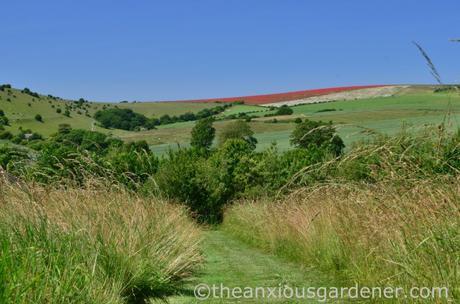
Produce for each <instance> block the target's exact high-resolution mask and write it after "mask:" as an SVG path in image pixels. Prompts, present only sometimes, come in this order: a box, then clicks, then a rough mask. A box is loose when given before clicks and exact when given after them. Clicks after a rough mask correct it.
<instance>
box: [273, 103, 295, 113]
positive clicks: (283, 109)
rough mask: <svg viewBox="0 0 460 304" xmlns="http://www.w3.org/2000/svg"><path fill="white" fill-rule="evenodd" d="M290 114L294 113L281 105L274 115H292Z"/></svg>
mask: <svg viewBox="0 0 460 304" xmlns="http://www.w3.org/2000/svg"><path fill="white" fill-rule="evenodd" d="M292 113H294V111H293V110H292V109H291V108H290V107H288V106H287V105H282V106H281V107H279V108H278V110H277V111H276V115H292Z"/></svg>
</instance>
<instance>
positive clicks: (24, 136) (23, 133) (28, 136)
mask: <svg viewBox="0 0 460 304" xmlns="http://www.w3.org/2000/svg"><path fill="white" fill-rule="evenodd" d="M40 140H43V136H42V135H41V134H39V133H36V132H33V131H32V130H30V129H27V130H23V129H21V130H20V131H19V133H18V134H16V135H14V136H13V137H12V138H11V141H12V142H13V143H15V144H18V145H26V144H28V143H31V142H36V141H40Z"/></svg>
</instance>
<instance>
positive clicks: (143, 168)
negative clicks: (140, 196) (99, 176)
mask: <svg viewBox="0 0 460 304" xmlns="http://www.w3.org/2000/svg"><path fill="white" fill-rule="evenodd" d="M104 160H105V162H106V167H107V168H108V169H109V170H110V171H111V172H112V173H113V176H114V177H115V178H116V179H117V180H118V182H120V183H121V184H123V185H126V186H127V187H128V188H130V189H137V188H139V187H141V186H142V185H143V184H144V183H145V182H146V181H147V180H148V179H149V178H150V177H151V176H153V175H154V174H155V173H156V172H157V170H158V165H159V160H158V158H157V157H156V156H155V155H153V153H152V152H151V151H150V149H149V147H148V145H147V143H146V142H145V141H141V142H136V143H130V144H128V145H125V146H124V147H123V148H122V149H119V148H114V149H112V150H111V151H110V152H109V153H108V155H107V156H106V157H105V159H104Z"/></svg>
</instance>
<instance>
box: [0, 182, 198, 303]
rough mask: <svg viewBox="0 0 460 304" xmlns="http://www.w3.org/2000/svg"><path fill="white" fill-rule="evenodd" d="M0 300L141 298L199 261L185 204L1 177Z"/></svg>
mask: <svg viewBox="0 0 460 304" xmlns="http://www.w3.org/2000/svg"><path fill="white" fill-rule="evenodd" d="M0 240H1V241H0V302H1V303H143V302H144V301H145V300H146V299H148V298H150V297H163V296H166V295H168V294H171V293H174V292H175V291H177V290H178V289H180V288H181V284H182V283H183V282H184V280H186V279H187V278H188V277H190V276H191V274H192V273H193V271H194V270H196V268H197V267H198V265H199V263H200V261H201V255H200V251H199V243H200V233H199V229H198V227H197V226H196V224H194V223H193V222H192V221H191V220H189V219H188V217H187V214H186V210H184V209H183V208H181V207H179V206H175V205H172V204H169V203H166V202H163V201H160V200H157V199H145V198H143V199H141V198H139V197H137V196H136V195H134V194H132V193H128V192H126V191H124V190H122V189H109V188H105V187H93V186H92V185H88V186H86V187H84V188H80V189H74V188H69V187H67V188H65V189H58V188H46V187H42V186H36V185H32V184H22V185H20V186H18V185H11V184H9V183H8V182H5V181H4V180H2V179H1V177H0Z"/></svg>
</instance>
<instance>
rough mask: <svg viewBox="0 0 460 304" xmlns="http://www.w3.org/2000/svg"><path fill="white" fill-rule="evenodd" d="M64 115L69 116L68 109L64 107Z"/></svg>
mask: <svg viewBox="0 0 460 304" xmlns="http://www.w3.org/2000/svg"><path fill="white" fill-rule="evenodd" d="M64 116H67V117H70V111H69V110H68V109H65V111H64Z"/></svg>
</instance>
